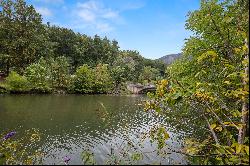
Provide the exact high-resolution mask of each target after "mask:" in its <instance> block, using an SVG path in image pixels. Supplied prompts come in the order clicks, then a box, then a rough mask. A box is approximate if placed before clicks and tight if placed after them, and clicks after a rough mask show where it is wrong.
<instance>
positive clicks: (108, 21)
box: [27, 0, 199, 59]
mask: <svg viewBox="0 0 250 166" xmlns="http://www.w3.org/2000/svg"><path fill="white" fill-rule="evenodd" d="M27 2H28V4H32V5H33V6H34V7H35V8H36V10H37V11H38V12H39V13H40V14H42V17H43V22H44V23H46V22H50V23H51V24H54V25H58V26H62V27H66V28H70V29H73V30H74V31H75V32H80V33H83V34H87V35H90V36H94V35H95V34H98V35H100V36H102V37H104V36H107V37H108V38H109V39H115V40H117V41H118V42H119V46H120V48H121V49H132V50H137V51H139V52H140V54H141V55H142V56H144V57H146V58H150V59H157V58H160V57H162V56H164V55H166V54H172V53H179V52H181V48H182V47H183V44H184V39H185V38H188V37H189V36H190V35H191V32H189V31H187V30H185V27H184V25H185V20H186V19H187V17H186V15H187V13H188V11H192V10H195V9H198V8H199V0H27Z"/></svg>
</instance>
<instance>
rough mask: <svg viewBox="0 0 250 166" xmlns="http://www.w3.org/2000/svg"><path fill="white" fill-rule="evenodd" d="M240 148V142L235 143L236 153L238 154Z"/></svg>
mask: <svg viewBox="0 0 250 166" xmlns="http://www.w3.org/2000/svg"><path fill="white" fill-rule="evenodd" d="M241 149H242V145H241V144H237V145H236V154H239V153H240V151H241Z"/></svg>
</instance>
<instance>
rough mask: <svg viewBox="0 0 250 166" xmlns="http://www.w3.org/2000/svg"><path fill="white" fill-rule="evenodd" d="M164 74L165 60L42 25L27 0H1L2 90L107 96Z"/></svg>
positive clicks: (0, 60) (104, 40)
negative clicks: (54, 91) (128, 85)
mask: <svg viewBox="0 0 250 166" xmlns="http://www.w3.org/2000/svg"><path fill="white" fill-rule="evenodd" d="M164 71H165V65H164V64H163V63H162V62H160V61H156V60H149V59H145V58H143V57H142V56H141V55H140V54H139V53H138V52H137V51H132V50H120V49H119V45H118V42H117V41H115V40H112V41H111V40H109V39H108V38H107V37H104V38H101V37H100V36H98V35H95V36H94V37H90V36H87V35H84V34H80V33H76V32H74V31H72V30H70V29H67V28H62V27H58V26H51V25H50V24H49V23H47V24H46V25H45V24H43V23H42V18H41V15H40V14H39V13H37V12H36V11H35V9H34V7H33V6H32V5H27V4H26V3H25V1H24V0H15V1H14V0H2V1H1V2H0V73H1V75H2V76H4V77H7V78H6V82H5V84H4V85H3V84H1V87H2V89H3V88H4V89H7V90H9V91H13V92H24V91H30V90H34V91H35V92H36V91H37V92H51V91H53V89H66V90H68V91H70V92H77V93H108V92H111V91H119V90H121V87H122V84H123V83H125V82H127V81H130V82H135V83H137V82H140V83H149V82H152V81H155V80H157V79H159V78H161V77H162V76H164Z"/></svg>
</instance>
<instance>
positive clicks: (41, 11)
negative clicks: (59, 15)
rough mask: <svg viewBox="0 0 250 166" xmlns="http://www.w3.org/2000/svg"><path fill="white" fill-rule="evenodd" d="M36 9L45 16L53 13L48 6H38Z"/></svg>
mask: <svg viewBox="0 0 250 166" xmlns="http://www.w3.org/2000/svg"><path fill="white" fill-rule="evenodd" d="M36 11H37V12H38V13H40V14H41V15H42V16H45V17H50V16H52V15H53V14H52V12H51V11H50V10H49V9H48V8H46V7H37V8H36Z"/></svg>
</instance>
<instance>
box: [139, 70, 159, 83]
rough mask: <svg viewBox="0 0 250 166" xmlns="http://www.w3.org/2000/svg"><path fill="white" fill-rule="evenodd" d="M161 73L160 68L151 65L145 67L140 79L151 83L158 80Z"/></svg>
mask: <svg viewBox="0 0 250 166" xmlns="http://www.w3.org/2000/svg"><path fill="white" fill-rule="evenodd" d="M159 75H160V73H159V70H157V69H155V68H152V67H150V66H145V67H143V70H142V73H141V74H140V76H139V80H140V81H141V82H144V81H146V82H147V83H151V82H152V81H156V78H157V77H158V76H159Z"/></svg>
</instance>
